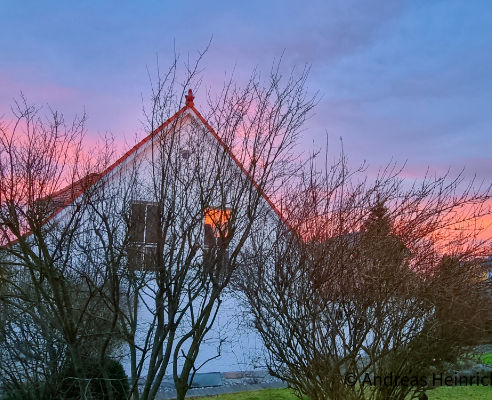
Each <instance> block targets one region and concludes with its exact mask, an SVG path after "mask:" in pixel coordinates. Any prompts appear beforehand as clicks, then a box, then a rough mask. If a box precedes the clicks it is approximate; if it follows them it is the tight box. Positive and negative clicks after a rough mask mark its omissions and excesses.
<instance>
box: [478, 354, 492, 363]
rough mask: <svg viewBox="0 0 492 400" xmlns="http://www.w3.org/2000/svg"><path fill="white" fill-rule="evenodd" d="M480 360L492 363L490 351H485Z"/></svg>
mask: <svg viewBox="0 0 492 400" xmlns="http://www.w3.org/2000/svg"><path fill="white" fill-rule="evenodd" d="M480 361H482V363H484V364H488V365H492V353H485V354H482V355H481V356H480Z"/></svg>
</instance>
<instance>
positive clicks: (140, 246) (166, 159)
mask: <svg viewBox="0 0 492 400" xmlns="http://www.w3.org/2000/svg"><path fill="white" fill-rule="evenodd" d="M193 100H194V97H193V94H192V92H191V90H190V91H189V92H188V95H187V96H186V105H185V106H184V107H183V108H181V109H180V110H179V111H178V112H177V113H176V114H174V115H173V116H172V117H171V118H169V119H168V120H167V121H165V122H164V123H163V124H162V125H160V126H159V127H158V128H157V129H156V130H154V131H153V132H152V133H151V134H150V135H149V136H147V137H146V138H145V139H143V140H142V141H141V142H139V143H138V144H136V145H135V146H134V147H133V148H131V149H130V150H129V151H128V152H127V153H125V154H124V155H123V156H122V157H121V158H120V159H118V160H117V161H116V162H115V163H113V164H112V165H111V166H110V167H108V168H107V169H106V170H105V171H103V172H101V173H97V174H91V175H88V176H87V177H85V178H84V179H82V180H80V181H78V182H76V183H74V184H73V185H71V186H70V187H69V188H65V189H63V190H61V191H59V192H58V193H55V194H53V195H52V196H51V197H50V204H51V206H52V207H53V209H54V210H55V209H56V210H55V211H54V212H53V215H52V216H51V217H50V220H49V223H51V224H55V225H56V223H57V221H62V220H63V219H64V218H68V217H69V216H70V215H71V212H72V209H73V207H74V205H76V204H77V203H78V202H83V201H85V200H84V196H86V195H87V196H88V197H89V198H90V203H91V204H90V205H89V206H88V207H87V208H86V211H85V216H84V218H83V219H82V221H81V223H80V228H81V229H83V230H84V232H85V233H84V235H85V236H84V240H85V242H84V243H85V244H86V246H87V247H86V249H90V250H89V251H90V252H91V254H92V256H91V259H92V261H91V262H93V260H94V259H97V257H100V260H101V265H106V264H107V263H108V262H109V263H111V261H108V259H109V260H112V259H113V258H112V257H113V251H114V252H115V254H116V253H118V252H120V253H121V254H124V257H123V258H121V259H119V261H118V263H119V264H118V265H116V267H115V268H117V269H118V271H119V272H120V273H122V274H129V275H128V276H130V275H131V277H132V278H131V279H132V281H131V282H130V283H127V287H128V288H129V289H128V290H127V292H125V293H126V296H127V297H126V298H125V299H124V300H122V304H124V306H123V307H125V309H126V311H125V313H127V316H126V317H127V319H126V320H125V322H124V323H123V325H125V324H126V325H127V326H126V327H125V328H122V329H123V330H124V331H125V332H126V334H128V332H130V336H132V335H133V339H132V340H133V346H128V344H127V343H123V344H122V347H121V349H120V352H119V353H120V355H121V356H122V360H123V364H124V367H125V369H126V372H127V373H128V374H129V375H130V373H131V372H132V369H133V370H135V369H136V368H142V371H144V373H143V375H145V371H146V370H147V369H148V367H149V362H150V363H152V361H151V360H152V357H154V362H155V358H158V359H159V358H162V357H165V354H166V351H167V350H169V352H170V353H169V354H170V356H171V359H170V361H169V367H170V368H171V367H172V365H173V362H172V356H173V352H174V350H175V345H176V343H177V342H179V341H180V340H181V339H183V343H181V346H182V347H181V351H180V353H179V354H180V355H179V357H178V359H179V360H181V361H178V362H179V363H180V364H181V362H182V360H183V359H184V357H186V354H190V353H187V352H188V351H190V348H191V347H192V346H193V343H194V341H195V342H196V341H199V342H200V343H201V344H200V349H199V352H198V357H197V360H196V363H195V367H198V366H201V365H202V364H203V366H202V367H201V369H200V372H209V371H218V372H227V371H245V370H252V369H254V368H258V367H259V368H261V367H264V362H263V353H264V347H263V345H262V343H261V340H260V338H259V336H258V335H257V334H256V332H255V331H254V329H253V328H252V327H251V326H249V324H248V320H249V317H248V315H247V313H246V310H245V308H244V307H243V306H242V304H241V302H240V301H239V299H238V298H237V297H236V295H235V293H234V292H233V291H232V290H230V289H225V291H224V292H223V293H222V294H221V295H220V308H219V309H218V311H217V314H216V315H215V314H214V313H215V310H216V307H217V302H214V303H213V304H212V311H211V318H210V321H213V324H212V326H211V329H210V330H208V329H207V330H206V332H205V334H204V336H203V337H201V338H195V337H193V335H191V336H189V337H188V338H184V337H181V336H180V335H182V334H184V333H185V332H187V327H189V326H191V325H192V324H193V323H196V318H197V315H199V312H200V310H203V309H204V307H206V306H207V301H208V299H209V298H210V293H211V292H212V291H213V290H214V289H213V288H214V285H222V284H225V282H223V281H222V279H225V277H227V279H229V277H228V271H229V268H231V266H232V265H234V266H240V265H241V263H244V262H246V261H247V258H248V257H249V256H251V255H252V254H254V244H253V241H252V240H251V237H252V235H256V240H257V241H258V240H260V241H262V242H267V241H269V240H273V239H272V238H273V237H274V236H273V235H271V234H270V233H271V232H272V231H273V230H274V229H275V228H276V227H277V226H278V224H279V223H283V221H282V216H281V213H280V212H279V211H278V210H277V209H276V207H275V206H274V205H273V203H272V202H271V200H270V199H269V198H268V197H267V195H266V194H265V192H264V190H263V189H264V187H265V182H266V179H267V177H266V176H265V175H262V174H261V171H259V167H256V166H255V165H244V163H242V162H240V160H239V159H238V158H236V156H235V155H234V152H233V149H232V148H231V147H233V146H234V145H233V142H232V141H230V140H229V139H227V138H225V139H224V138H223V136H221V135H220V129H221V127H218V130H219V131H218V132H216V131H215V130H214V129H213V128H212V127H211V126H210V125H209V123H208V122H207V121H206V120H205V119H204V118H203V116H202V115H201V114H200V113H199V112H198V110H197V109H196V108H195V106H194V101H193ZM223 128H224V130H227V131H231V129H232V128H231V127H228V126H225V127H223ZM242 159H243V160H247V157H246V158H245V157H243V158H242ZM256 177H259V179H260V180H261V179H265V181H260V182H256V181H255V178H256ZM87 196H86V197H87ZM108 246H109V247H108ZM111 246H112V247H111ZM81 257H82V258H83V259H84V260H85V259H86V258H84V257H86V256H84V255H81ZM245 260H246V261H245ZM80 263H81V264H83V263H84V262H80ZM86 267H87V268H89V266H86ZM164 270H166V271H168V272H167V273H166V274H164V273H163V271H164ZM176 271H178V272H177V273H176V276H174V275H173V274H174V273H175V272H176ZM183 271H184V272H183ZM235 273H240V268H238V270H237V272H235ZM179 279H184V280H185V283H184V284H182V287H181V290H182V292H181V293H178V294H176V293H171V292H172V291H173V290H174V289H176V288H177V287H178V286H179V285H178V284H177V280H179ZM201 279H203V281H202V280H201ZM203 282H206V283H205V286H204V287H205V291H202V292H200V290H202V289H203V288H202V289H200V284H202V283H203ZM225 286H227V287H229V286H230V285H229V283H228V282H227V284H226V285H225ZM137 287H138V288H137ZM163 287H165V289H163ZM135 288H137V289H135ZM160 289H162V290H160ZM166 296H168V297H166ZM173 296H174V297H173ZM170 299H174V301H176V304H174V306H173V307H174V311H175V312H176V313H177V315H176V316H175V318H178V316H179V317H180V318H181V320H180V322H179V324H180V326H181V328H179V329H178V331H177V332H176V337H175V338H174V344H173V345H172V346H171V348H169V349H167V348H166V346H167V340H164V341H163V343H162V346H161V347H160V348H159V349H154V348H153V343H157V342H155V339H156V336H157V335H158V334H159V333H158V330H159V329H161V330H162V329H163V327H164V329H165V327H166V326H167V325H166V324H172V323H173V321H171V320H169V319H172V318H174V317H170V316H169V313H168V312H167V307H168V304H169V301H170ZM159 302H161V303H162V304H164V308H165V310H161V312H156V309H157V308H159V304H161V303H159ZM214 315H215V317H214ZM174 323H176V321H174ZM130 348H132V350H130ZM219 349H220V351H218V350H219ZM139 360H143V361H142V362H141V363H139ZM207 360H210V361H208V362H206V361H207ZM171 372H172V371H171V370H169V368H168V370H167V371H166V373H171Z"/></svg>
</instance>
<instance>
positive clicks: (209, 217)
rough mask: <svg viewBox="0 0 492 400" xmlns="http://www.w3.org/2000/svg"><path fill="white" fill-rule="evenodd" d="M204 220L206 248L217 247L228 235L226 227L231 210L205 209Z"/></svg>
mask: <svg viewBox="0 0 492 400" xmlns="http://www.w3.org/2000/svg"><path fill="white" fill-rule="evenodd" d="M204 214H205V220H204V224H205V226H204V241H203V244H204V245H205V247H207V248H211V247H214V246H217V245H219V244H220V243H221V242H222V241H223V240H224V239H226V238H227V237H228V235H229V231H228V225H229V220H230V218H231V210H228V209H223V208H206V209H205V212H204Z"/></svg>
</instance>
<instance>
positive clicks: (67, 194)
mask: <svg viewBox="0 0 492 400" xmlns="http://www.w3.org/2000/svg"><path fill="white" fill-rule="evenodd" d="M185 99H186V104H185V106H184V107H183V108H181V109H180V110H179V111H178V112H177V113H175V114H174V115H173V116H172V117H171V118H169V119H168V120H167V121H165V122H164V123H163V124H161V125H160V126H159V127H158V128H157V129H155V130H154V131H153V132H152V133H150V134H149V135H148V136H147V137H145V138H144V139H143V140H141V141H140V142H139V143H137V144H136V145H135V146H133V147H132V148H131V149H130V150H128V151H127V152H126V153H125V154H123V156H121V157H120V158H119V159H118V160H116V161H115V162H114V163H113V164H112V165H110V166H109V167H108V168H106V169H105V170H104V171H103V172H102V173H99V174H98V173H93V174H89V175H87V176H85V177H84V178H82V179H80V180H79V181H77V182H75V183H73V184H71V185H69V186H67V187H65V188H63V189H61V190H59V191H58V192H56V193H54V194H52V195H51V196H49V197H50V198H51V200H52V201H54V204H56V205H57V208H56V209H55V210H54V212H53V214H52V215H51V216H50V217H49V218H48V219H47V221H48V220H50V219H52V218H53V217H54V216H55V215H57V214H58V213H60V212H61V211H62V210H63V209H64V208H65V207H67V206H68V205H69V204H71V203H72V202H73V201H74V200H75V199H77V198H78V197H79V196H81V195H82V194H83V193H84V192H85V191H86V190H87V189H89V188H90V187H91V186H92V185H94V184H95V183H96V182H98V181H99V180H100V179H102V178H103V177H105V176H107V175H108V174H109V173H111V172H112V171H114V170H115V169H116V168H117V167H118V166H119V165H121V164H122V163H123V162H124V161H125V160H127V159H128V158H129V157H130V156H132V155H133V154H135V153H136V152H137V151H138V150H139V149H141V148H142V147H143V146H144V145H145V144H146V143H148V142H149V141H151V140H152V139H153V138H154V137H156V136H157V135H158V134H159V133H160V132H162V131H163V130H164V129H165V128H166V127H168V126H169V125H170V124H171V123H173V122H176V121H177V119H178V118H179V117H180V116H182V115H183V114H185V112H186V111H187V110H191V111H193V113H194V114H195V115H196V117H197V118H198V119H199V120H200V121H201V122H202V123H203V125H204V126H205V127H206V128H207V129H208V130H209V132H210V133H211V134H212V136H213V137H214V138H215V139H216V140H217V141H218V142H219V144H220V145H221V146H222V147H223V148H224V150H225V151H226V153H227V154H228V155H229V157H231V159H232V160H233V161H234V162H235V163H236V165H237V166H238V167H239V169H240V170H241V171H242V172H243V173H244V174H245V175H246V177H247V178H248V179H250V180H251V182H252V183H253V185H254V186H255V187H256V188H257V189H258V190H259V191H260V193H261V195H262V196H263V198H264V199H265V200H266V202H267V203H268V204H269V205H270V207H271V208H272V209H273V210H274V212H275V213H276V214H277V215H278V216H279V218H280V219H281V220H282V221H283V222H284V223H287V222H286V221H285V219H284V217H283V216H282V214H281V212H280V211H279V210H278V208H277V207H276V206H275V204H273V202H272V201H271V199H270V198H269V197H268V195H267V194H266V193H265V192H264V191H263V190H262V189H261V188H260V187H259V185H258V183H257V182H256V181H255V180H254V179H253V177H252V176H251V175H250V174H249V172H248V171H247V170H246V168H245V167H244V165H243V164H242V163H241V162H240V161H239V160H238V159H237V157H236V156H235V155H234V153H233V152H232V150H231V149H230V148H229V147H228V146H227V145H226V143H225V142H224V141H223V140H222V139H221V138H220V136H219V135H218V134H217V132H215V130H214V129H213V128H212V127H211V126H210V125H209V124H208V122H207V121H206V120H205V118H204V117H203V116H202V115H201V114H200V112H198V110H197V109H196V108H195V105H194V102H193V100H194V96H193V92H192V91H191V89H190V90H188V95H186V96H185ZM47 221H46V222H47Z"/></svg>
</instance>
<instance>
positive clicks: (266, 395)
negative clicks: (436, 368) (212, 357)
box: [196, 386, 492, 400]
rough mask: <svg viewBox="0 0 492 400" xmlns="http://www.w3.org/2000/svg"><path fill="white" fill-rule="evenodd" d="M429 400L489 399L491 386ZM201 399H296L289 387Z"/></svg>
mask: <svg viewBox="0 0 492 400" xmlns="http://www.w3.org/2000/svg"><path fill="white" fill-rule="evenodd" d="M427 396H429V400H490V399H492V387H490V386H468V387H440V388H437V389H434V390H430V391H428V392H427ZM196 399H198V398H196ZM203 399H214V400H215V399H217V400H296V397H295V396H294V395H293V393H292V392H291V391H290V390H289V389H264V390H256V391H251V392H240V393H231V394H222V395H218V396H210V397H207V398H203Z"/></svg>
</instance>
